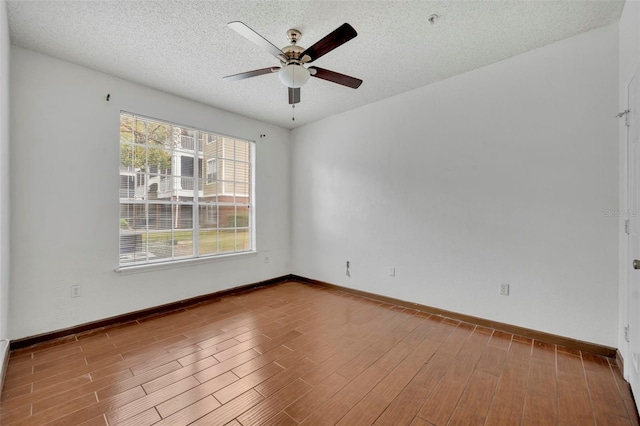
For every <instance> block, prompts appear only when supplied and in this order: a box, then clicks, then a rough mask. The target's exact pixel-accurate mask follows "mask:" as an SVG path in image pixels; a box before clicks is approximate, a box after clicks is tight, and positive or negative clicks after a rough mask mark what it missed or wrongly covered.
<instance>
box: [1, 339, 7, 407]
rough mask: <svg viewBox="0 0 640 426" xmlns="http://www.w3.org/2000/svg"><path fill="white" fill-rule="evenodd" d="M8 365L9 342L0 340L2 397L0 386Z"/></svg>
mask: <svg viewBox="0 0 640 426" xmlns="http://www.w3.org/2000/svg"><path fill="white" fill-rule="evenodd" d="M8 365H9V341H8V340H0V395H2V385H3V384H4V376H5V374H6V372H7V366H8Z"/></svg>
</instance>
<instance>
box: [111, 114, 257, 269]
mask: <svg viewBox="0 0 640 426" xmlns="http://www.w3.org/2000/svg"><path fill="white" fill-rule="evenodd" d="M196 142H197V143H196ZM253 145H254V144H253V142H250V141H246V140H242V139H237V138H232V137H228V136H224V135H218V134H215V133H213V132H208V131H203V130H199V129H194V128H190V127H187V126H181V125H178V124H173V123H166V122H162V121H159V120H156V119H152V118H147V117H141V116H138V115H134V114H130V113H125V112H122V113H121V114H120V266H123V267H124V266H131V265H141V264H149V263H156V262H168V261H173V260H182V259H189V258H200V257H211V256H217V255H223V254H230V253H242V252H248V251H252V250H253V249H254V247H255V243H254V241H253V237H252V236H253V235H254V230H253V217H252V213H251V212H252V211H253V180H252V179H253V178H252V176H253V169H254V162H253V161H254V160H253V157H254V154H253V152H254V147H253ZM204 167H206V169H204V170H203V168H204ZM203 174H204V175H205V177H206V180H204V182H203V179H202V178H203Z"/></svg>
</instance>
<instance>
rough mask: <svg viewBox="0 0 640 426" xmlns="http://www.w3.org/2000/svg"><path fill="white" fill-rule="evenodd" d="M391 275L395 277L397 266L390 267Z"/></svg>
mask: <svg viewBox="0 0 640 426" xmlns="http://www.w3.org/2000/svg"><path fill="white" fill-rule="evenodd" d="M389 276H390V277H395V276H396V267H395V266H390V267H389Z"/></svg>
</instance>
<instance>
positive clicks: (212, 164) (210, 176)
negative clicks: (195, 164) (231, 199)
mask: <svg viewBox="0 0 640 426" xmlns="http://www.w3.org/2000/svg"><path fill="white" fill-rule="evenodd" d="M217 170H218V164H217V163H216V159H215V158H211V159H209V160H207V184H212V183H215V182H216V180H217V177H216V176H217Z"/></svg>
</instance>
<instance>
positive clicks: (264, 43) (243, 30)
mask: <svg viewBox="0 0 640 426" xmlns="http://www.w3.org/2000/svg"><path fill="white" fill-rule="evenodd" d="M227 25H228V26H229V28H231V29H232V30H234V31H235V32H237V33H238V34H240V35H241V36H243V37H244V38H246V39H247V40H249V41H251V42H253V43H255V44H257V45H258V46H260V47H261V48H262V49H264V50H266V51H267V52H269V53H271V54H272V55H273V56H275V57H276V58H278V59H282V58H284V59H285V60H287V59H288V58H287V55H285V54H284V52H283V51H282V50H280V49H278V48H277V47H276V46H275V45H273V43H271V42H270V41H269V40H267V39H266V38H264V37H262V36H261V35H260V34H258V33H257V32H255V31H254V30H252V29H251V28H249V27H248V26H247V25H246V24H245V23H243V22H240V21H233V22H229V23H228V24H227Z"/></svg>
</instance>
